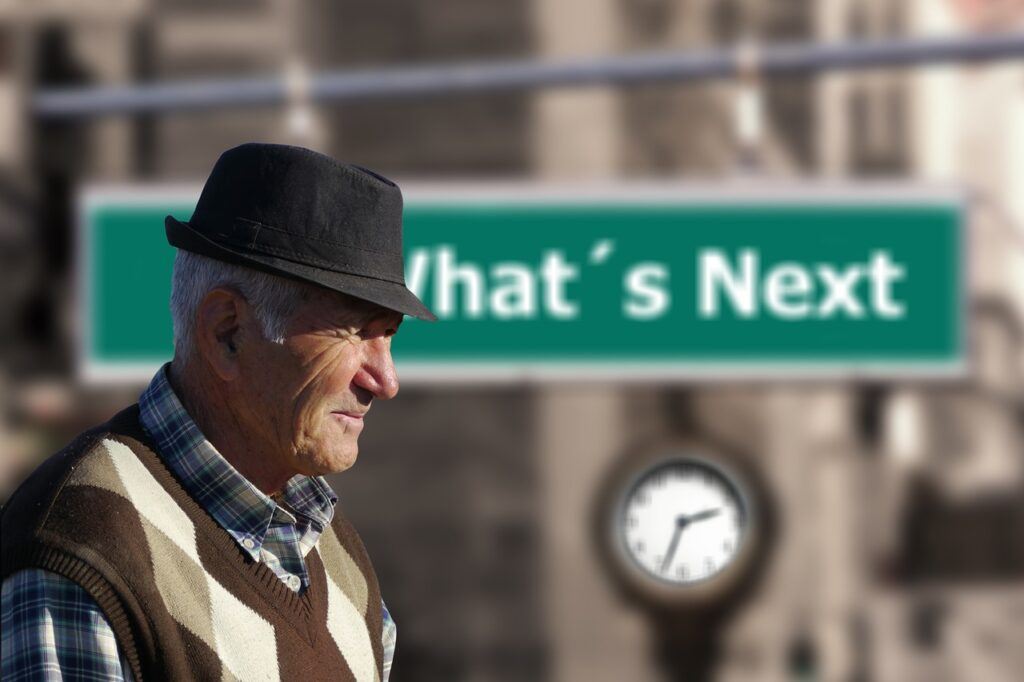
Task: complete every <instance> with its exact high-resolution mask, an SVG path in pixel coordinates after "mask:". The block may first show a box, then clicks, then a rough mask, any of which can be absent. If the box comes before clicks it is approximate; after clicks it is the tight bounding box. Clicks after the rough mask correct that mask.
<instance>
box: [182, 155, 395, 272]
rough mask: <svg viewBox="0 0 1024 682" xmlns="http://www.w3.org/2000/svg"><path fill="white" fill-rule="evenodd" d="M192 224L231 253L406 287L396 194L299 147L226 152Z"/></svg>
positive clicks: (365, 174) (371, 176) (381, 181)
mask: <svg viewBox="0 0 1024 682" xmlns="http://www.w3.org/2000/svg"><path fill="white" fill-rule="evenodd" d="M189 224H190V225H192V226H193V227H194V228H195V229H197V230H200V231H202V232H204V233H206V235H207V236H208V237H209V238H211V239H213V240H214V241H219V242H226V243H228V244H229V245H232V246H236V247H246V248H250V249H253V250H256V251H263V252H266V253H268V255H275V256H278V257H281V258H286V259H289V260H296V261H299V262H312V263H318V264H322V265H325V266H329V265H333V266H336V268H337V269H338V270H339V271H342V272H350V273H352V274H363V275H369V276H378V277H383V278H385V279H390V280H392V281H402V282H404V277H403V274H402V270H403V268H402V264H401V257H402V193H401V190H399V188H398V186H397V185H396V184H395V183H393V182H391V181H390V180H388V179H387V178H385V177H383V176H381V175H378V174H376V173H373V172H372V171H368V170H366V169H364V168H362V167H360V166H355V165H349V164H342V163H339V162H338V161H335V160H334V159H332V158H330V157H329V156H325V155H324V154H320V153H318V152H314V151H311V150H309V149H303V148H302V147H293V146H289V145H281V144H260V143H248V144H243V145H240V146H238V147H234V148H232V149H229V150H227V151H225V152H224V153H223V154H221V156H220V158H219V159H218V160H217V163H216V164H215V165H214V167H213V170H212V171H211V172H210V177H209V179H208V180H207V181H206V185H205V186H204V187H203V191H202V194H201V195H200V197H199V202H198V204H197V205H196V209H195V212H194V213H193V215H192V219H191V220H190V221H189ZM396 259H397V261H396ZM381 266H384V267H381ZM332 269H334V268H332Z"/></svg>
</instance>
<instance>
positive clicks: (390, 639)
mask: <svg viewBox="0 0 1024 682" xmlns="http://www.w3.org/2000/svg"><path fill="white" fill-rule="evenodd" d="M380 608H381V611H382V612H383V613H384V618H383V625H384V627H383V632H382V633H381V641H382V643H383V644H384V677H383V678H382V679H381V682H388V677H389V676H390V675H391V660H392V659H393V658H394V657H395V645H396V644H397V642H398V627H397V626H396V625H395V621H394V620H393V619H392V618H391V613H390V612H389V611H388V607H387V606H386V605H385V604H384V600H383V599H381V600H380Z"/></svg>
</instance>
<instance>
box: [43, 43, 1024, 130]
mask: <svg viewBox="0 0 1024 682" xmlns="http://www.w3.org/2000/svg"><path fill="white" fill-rule="evenodd" d="M744 54H746V55H748V56H744ZM750 54H752V53H751V52H746V53H742V54H741V51H740V50H738V49H736V48H732V49H724V48H723V49H715V50H708V51H702V52H658V53H646V54H637V55H624V56H615V57H602V58H596V59H579V60H573V61H564V62H543V61H538V60H516V61H495V62H474V63H463V64H454V65H443V66H418V67H410V68H381V69H365V70H352V71H334V72H327V73H322V74H317V75H314V76H311V77H310V79H309V96H310V98H311V99H312V100H313V101H317V102H330V101H343V100H356V99H362V100H366V99H379V98H395V97H425V96H435V95H444V94H452V93H466V92H487V91H497V90H515V89H525V88H544V87H579V86H588V85H626V84H631V83H642V82H650V81H673V82H680V83H683V82H688V81H694V80H704V79H711V78H726V77H732V76H736V75H737V74H738V73H739V72H740V69H741V68H749V66H750V65H749V59H750V57H749V55H750ZM756 55H757V56H756V59H757V71H758V73H759V74H761V75H765V76H775V75H786V74H814V73H818V72H821V71H841V70H852V69H866V68H879V67H894V66H910V65H919V64H937V63H943V62H959V61H982V60H994V59H1013V58H1024V33H1007V34H1002V35H998V34H997V35H979V36H962V37H951V38H928V39H909V40H886V41H874V42H850V43H836V44H782V45H772V46H765V47H762V48H758V49H757V50H756ZM288 94H289V92H288V86H287V83H286V81H285V79H284V78H283V77H282V76H273V77H264V78H247V79H223V80H207V81H190V82H180V83H153V84H144V85H131V86H117V87H99V88H97V87H88V88H54V89H47V90H42V91H40V92H38V93H37V94H36V95H35V97H34V98H33V100H32V109H33V111H34V112H35V114H37V115H38V116H42V117H46V118H73V117H83V116H100V115H106V114H131V113H144V112H145V113H167V112H173V111H186V110H198V109H211V108H223V107H244V106H251V105H274V104H281V103H283V102H285V101H286V100H287V99H288Z"/></svg>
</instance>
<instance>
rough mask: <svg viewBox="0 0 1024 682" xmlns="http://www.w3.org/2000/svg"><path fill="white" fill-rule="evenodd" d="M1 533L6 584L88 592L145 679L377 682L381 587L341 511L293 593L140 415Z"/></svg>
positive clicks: (99, 437) (86, 436)
mask: <svg viewBox="0 0 1024 682" xmlns="http://www.w3.org/2000/svg"><path fill="white" fill-rule="evenodd" d="M0 532H2V533H3V558H2V564H0V569H2V570H0V573H2V577H3V578H4V579H6V578H7V577H8V576H9V575H11V574H12V573H14V572H15V571H18V570H21V569H25V568H40V569H44V570H47V571H52V572H54V573H58V574H60V575H62V576H64V577H66V578H68V579H70V580H72V581H73V582H75V583H77V584H78V585H80V586H82V587H83V588H84V589H85V590H86V591H87V592H88V593H89V594H90V595H91V596H92V598H93V599H95V600H96V602H97V604H98V605H99V607H100V608H101V609H102V610H103V613H104V614H105V615H106V617H107V619H108V620H109V621H110V625H111V626H112V628H113V630H114V633H115V634H116V636H117V641H118V644H119V645H120V647H121V650H122V653H123V654H124V656H125V658H126V660H127V661H128V664H129V666H130V668H131V671H132V673H133V675H134V676H135V679H136V680H138V681H140V682H141V681H142V680H152V679H171V680H214V679H217V680H243V681H245V680H278V679H280V680H302V681H303V682H308V681H311V680H326V679H331V680H360V681H362V680H368V681H370V682H375V681H376V682H379V680H380V679H381V674H382V665H383V662H382V658H383V651H382V645H381V618H382V614H381V599H380V590H379V588H378V585H377V578H376V575H375V574H374V572H373V567H372V566H371V565H370V560H369V557H368V556H367V554H366V550H365V549H364V548H363V545H362V542H361V541H360V539H359V536H358V535H357V534H356V532H355V529H353V528H352V526H351V525H350V524H349V523H348V522H347V521H346V520H345V519H344V518H342V515H341V513H340V512H336V513H335V516H334V520H333V522H332V523H331V526H330V528H327V529H325V530H324V532H323V534H322V535H321V536H320V540H319V543H318V544H317V548H316V549H314V550H313V551H311V552H310V553H309V554H308V555H307V557H306V562H307V567H308V571H309V578H310V585H309V587H308V588H307V589H306V590H305V591H304V592H303V593H302V594H301V595H299V594H296V593H295V592H292V591H291V590H290V589H288V587H287V586H286V585H285V584H284V583H283V582H281V580H280V579H278V577H277V576H276V575H275V574H274V572H273V570H271V569H270V568H269V567H268V566H266V565H265V564H261V563H255V562H253V561H252V559H251V558H250V557H249V556H248V555H247V554H246V553H244V552H243V551H242V549H241V548H240V547H238V545H237V544H236V543H235V541H234V539H233V538H232V537H231V536H230V535H229V534H228V533H227V532H226V531H225V530H224V529H223V528H221V527H220V526H218V525H217V523H216V522H215V521H214V520H213V519H212V518H211V517H210V516H209V515H208V514H207V513H206V512H205V511H204V510H203V509H202V508H201V507H200V506H199V505H198V504H197V503H196V501H195V500H193V499H192V498H191V497H190V496H189V495H188V493H187V492H186V491H185V490H184V488H183V487H182V486H181V484H180V482H179V481H178V479H177V478H176V477H175V476H174V474H173V473H172V472H171V471H170V470H169V469H168V468H167V467H166V465H165V464H164V463H163V461H162V460H161V459H160V457H158V456H157V455H156V454H155V453H154V451H153V444H152V442H151V441H150V439H149V437H148V436H147V434H146V433H145V431H144V430H143V429H142V427H141V426H140V424H139V410H138V406H137V405H133V406H132V407H129V408H128V409H126V410H124V411H123V412H121V413H120V414H118V415H117V416H115V417H114V418H113V419H111V420H110V421H109V422H107V423H106V424H103V425H101V426H98V427H96V428H94V429H91V430H90V431H87V432H85V433H83V434H81V435H80V436H78V437H77V438H76V439H75V440H74V441H73V442H72V443H71V444H69V445H68V446H67V447H66V448H64V449H63V450H61V451H60V452H58V453H57V454H56V455H54V456H53V457H51V458H50V459H48V460H47V461H46V462H45V463H44V464H42V465H41V466H40V467H39V468H38V469H37V470H36V471H35V472H34V473H33V474H32V475H31V476H30V477H29V479H28V480H27V481H25V483H24V484H22V485H21V487H20V488H18V490H17V491H16V492H15V493H14V495H13V496H12V497H11V499H10V500H9V502H8V504H7V505H6V506H5V508H4V510H3V513H2V520H0Z"/></svg>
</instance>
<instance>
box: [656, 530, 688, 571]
mask: <svg viewBox="0 0 1024 682" xmlns="http://www.w3.org/2000/svg"><path fill="white" fill-rule="evenodd" d="M687 523H689V521H688V520H687V518H686V517H685V516H679V517H677V518H676V529H675V530H674V531H672V540H671V542H669V543H668V551H666V552H665V558H664V559H663V560H662V562H661V572H662V573H664V572H665V571H666V570H667V569H668V567H669V566H670V565H671V564H672V557H674V556H675V555H676V547H678V546H679V536H680V535H682V534H683V528H686V524H687Z"/></svg>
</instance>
